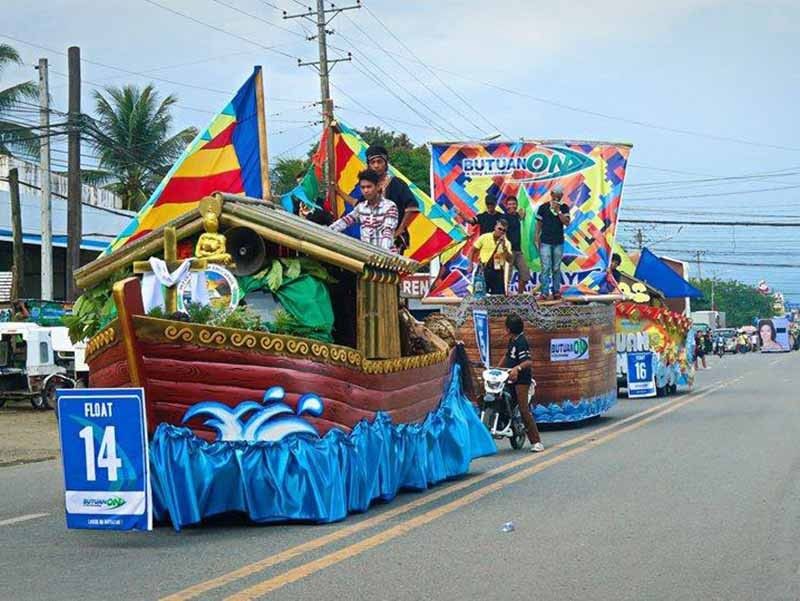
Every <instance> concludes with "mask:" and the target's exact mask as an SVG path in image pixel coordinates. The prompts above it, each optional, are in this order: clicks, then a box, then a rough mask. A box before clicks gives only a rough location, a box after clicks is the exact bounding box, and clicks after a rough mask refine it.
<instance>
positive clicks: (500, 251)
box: [472, 219, 514, 294]
mask: <svg viewBox="0 0 800 601" xmlns="http://www.w3.org/2000/svg"><path fill="white" fill-rule="evenodd" d="M507 231H508V222H507V221H506V220H505V219H499V220H498V221H497V223H496V224H495V226H494V230H493V231H491V232H489V233H488V234H483V235H482V236H480V237H479V238H478V240H477V241H476V242H475V246H473V247H472V262H473V263H475V262H476V261H480V265H479V267H478V268H479V269H483V274H484V279H485V280H486V292H487V293H488V294H505V293H506V276H505V274H506V265H511V262H512V260H513V257H514V251H512V250H511V242H509V241H508V238H506V232H507Z"/></svg>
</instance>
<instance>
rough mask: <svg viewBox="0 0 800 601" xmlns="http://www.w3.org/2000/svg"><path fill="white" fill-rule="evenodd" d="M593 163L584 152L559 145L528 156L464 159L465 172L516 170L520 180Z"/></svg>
mask: <svg viewBox="0 0 800 601" xmlns="http://www.w3.org/2000/svg"><path fill="white" fill-rule="evenodd" d="M593 165H594V159H592V158H591V157H589V156H587V155H585V154H583V153H582V152H578V151H577V150H572V149H570V148H560V147H557V146H540V147H538V148H537V150H536V152H534V153H533V154H530V155H528V156H510V157H473V158H468V159H463V160H462V161H461V169H462V170H463V171H464V174H465V175H468V176H471V177H487V176H497V175H500V176H508V175H512V174H515V173H516V174H517V177H516V179H517V180H519V181H541V180H547V179H557V178H559V177H565V176H567V175H572V174H573V173H577V172H578V171H583V170H584V169H588V168H589V167H592V166H593ZM526 172H527V173H526Z"/></svg>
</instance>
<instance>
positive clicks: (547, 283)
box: [539, 242, 564, 294]
mask: <svg viewBox="0 0 800 601" xmlns="http://www.w3.org/2000/svg"><path fill="white" fill-rule="evenodd" d="M563 256H564V244H563V243H562V244H545V243H544V242H542V244H541V246H540V247H539V258H540V259H541V261H542V289H541V290H540V293H541V294H558V293H559V292H560V291H561V258H562V257H563Z"/></svg>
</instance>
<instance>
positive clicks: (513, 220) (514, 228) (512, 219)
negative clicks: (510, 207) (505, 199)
mask: <svg viewBox="0 0 800 601" xmlns="http://www.w3.org/2000/svg"><path fill="white" fill-rule="evenodd" d="M503 219H505V220H506V221H507V222H508V231H507V232H506V238H508V241H509V242H511V250H514V251H520V250H522V247H521V246H520V242H521V241H522V231H521V229H520V228H521V224H520V221H519V215H518V214H517V213H514V214H513V215H511V214H509V213H505V214H504V215H503Z"/></svg>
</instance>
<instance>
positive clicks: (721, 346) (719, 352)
mask: <svg viewBox="0 0 800 601" xmlns="http://www.w3.org/2000/svg"><path fill="white" fill-rule="evenodd" d="M714 354H715V355H716V356H717V357H720V358H721V357H724V356H725V341H724V340H723V339H722V338H717V339H716V340H715V341H714Z"/></svg>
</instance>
